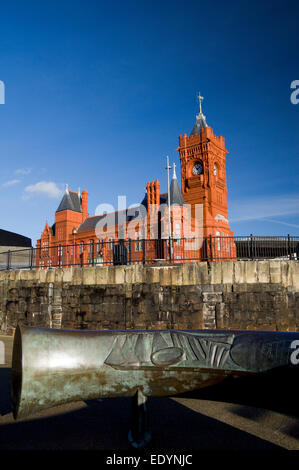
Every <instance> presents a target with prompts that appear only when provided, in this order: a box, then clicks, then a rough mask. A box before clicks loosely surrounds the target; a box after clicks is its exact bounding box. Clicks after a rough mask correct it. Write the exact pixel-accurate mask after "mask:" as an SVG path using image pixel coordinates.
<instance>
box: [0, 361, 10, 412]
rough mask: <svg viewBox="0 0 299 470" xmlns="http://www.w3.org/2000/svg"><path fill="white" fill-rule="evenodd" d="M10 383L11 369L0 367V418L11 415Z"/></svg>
mask: <svg viewBox="0 0 299 470" xmlns="http://www.w3.org/2000/svg"><path fill="white" fill-rule="evenodd" d="M10 381H11V368H9V367H0V416H3V415H6V414H8V413H11V402H10Z"/></svg>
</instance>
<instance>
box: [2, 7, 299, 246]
mask: <svg viewBox="0 0 299 470" xmlns="http://www.w3.org/2000/svg"><path fill="white" fill-rule="evenodd" d="M0 8H1V12H0V13H1V14H0V80H1V81H3V82H4V83H5V104H4V105H0V155H1V174H0V196H1V224H0V227H1V228H3V229H6V230H11V231H15V232H17V233H21V234H23V235H26V236H29V237H30V238H32V240H33V243H35V241H36V239H37V238H39V236H40V233H41V231H42V229H43V228H44V225H45V222H46V220H48V222H49V223H50V224H52V223H53V222H54V213H55V210H56V208H57V206H58V204H59V202H60V191H61V190H62V188H64V185H65V183H68V184H69V187H70V189H73V190H77V188H78V187H81V189H87V190H88V191H89V212H90V215H94V214H95V210H96V207H97V205H98V204H100V203H109V204H113V205H114V206H116V208H117V196H118V195H126V197H127V202H128V205H129V204H133V203H138V202H139V201H141V199H142V197H143V194H144V191H145V186H146V183H147V181H151V180H154V179H157V178H158V179H159V180H160V182H161V185H162V188H161V189H163V190H166V181H167V180H166V172H165V169H164V168H165V156H166V155H167V154H168V155H169V157H170V161H171V162H176V163H177V164H178V163H179V156H178V152H176V148H177V146H178V136H179V135H180V134H183V133H185V132H186V133H189V132H190V131H191V129H192V127H193V124H194V122H195V115H196V113H197V109H198V106H197V102H196V94H197V92H198V91H201V93H202V94H203V95H204V98H205V99H204V101H203V112H204V114H205V115H206V118H207V123H208V125H210V126H211V127H212V128H213V130H214V132H215V134H216V135H223V136H224V137H225V139H226V147H227V149H228V151H229V154H228V156H227V184H228V208H229V219H230V225H231V228H232V230H233V231H234V232H235V235H247V234H250V233H253V234H255V235H285V234H287V233H290V234H293V235H299V159H298V156H299V104H298V105H294V104H292V103H291V100H290V95H291V92H292V90H291V89H290V84H291V82H292V81H294V80H299V60H298V49H299V33H298V14H299V7H298V2H297V1H288V0H287V1H285V2H281V1H275V0H272V1H253V0H251V1H247V0H242V1H230V0H228V1H225V2H224V1H222V0H221V1H219V0H218V1H214V2H210V4H209V3H208V2H206V1H188V0H187V1H185V2H181V1H175V0H172V1H163V0H162V1H136V2H133V1H130V0H128V1H126V2H123V1H122V2H120V1H118V0H116V1H114V2H110V3H109V4H108V2H102V1H100V0H98V1H91V0H85V1H78V0H77V1H76V0H75V1H66V0H60V1H55V0H52V1H51V2H50V1H44V2H40V1H32V0H28V1H26V2H24V1H21V0H19V1H17V0H10V1H9V2H5V3H4V2H2V3H1V7H0Z"/></svg>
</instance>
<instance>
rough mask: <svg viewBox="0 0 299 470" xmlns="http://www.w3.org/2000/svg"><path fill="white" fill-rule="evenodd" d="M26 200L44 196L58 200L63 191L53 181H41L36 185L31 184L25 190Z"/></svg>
mask: <svg viewBox="0 0 299 470" xmlns="http://www.w3.org/2000/svg"><path fill="white" fill-rule="evenodd" d="M24 191H25V193H26V194H25V195H24V198H25V199H28V198H29V197H31V196H38V195H44V196H47V197H51V198H55V199H56V198H58V197H59V196H61V194H62V190H61V189H60V188H59V187H58V186H57V184H56V183H53V182H52V181H39V182H38V183H35V184H30V185H29V186H26V188H25V189H24Z"/></svg>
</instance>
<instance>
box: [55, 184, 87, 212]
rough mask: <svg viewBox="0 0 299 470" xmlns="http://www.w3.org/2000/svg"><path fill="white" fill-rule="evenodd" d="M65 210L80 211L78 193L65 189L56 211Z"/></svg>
mask: <svg viewBox="0 0 299 470" xmlns="http://www.w3.org/2000/svg"><path fill="white" fill-rule="evenodd" d="M66 210H70V211H74V212H82V208H81V197H80V196H79V194H78V193H76V192H74V191H69V190H68V189H66V190H65V193H64V195H63V198H62V199H61V202H60V204H59V206H58V209H57V211H56V212H61V211H66Z"/></svg>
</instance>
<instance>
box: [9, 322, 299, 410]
mask: <svg viewBox="0 0 299 470" xmlns="http://www.w3.org/2000/svg"><path fill="white" fill-rule="evenodd" d="M294 340H297V341H298V340H299V334H298V333H275V332H257V331H252V332H248V331H224V330H213V331H207V330H204V331H201V330H158V331H154V330H145V331H132V330H129V331H128V330H127V331H108V330H107V331H84V330H83V331H82V330H55V329H48V328H36V327H27V326H26V327H25V326H21V327H17V329H16V332H15V337H14V345H13V359H12V405H13V414H14V417H15V418H19V417H21V418H22V417H25V416H27V415H29V414H32V413H35V412H37V411H39V410H42V409H45V408H50V407H53V406H57V405H60V404H63V403H67V402H72V401H78V400H91V399H97V398H107V397H125V396H134V395H135V394H136V392H137V391H140V392H142V394H143V395H144V396H173V395H176V394H179V393H183V392H186V391H192V390H196V389H199V388H202V387H206V386H208V385H212V384H216V383H218V382H221V381H222V380H224V379H225V378H226V377H228V376H236V377H237V376H240V375H244V374H253V373H257V372H261V371H267V370H269V369H271V368H273V367H278V366H283V365H288V364H289V363H290V354H291V353H292V349H291V343H292V341H294ZM298 345H299V341H298Z"/></svg>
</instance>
